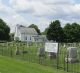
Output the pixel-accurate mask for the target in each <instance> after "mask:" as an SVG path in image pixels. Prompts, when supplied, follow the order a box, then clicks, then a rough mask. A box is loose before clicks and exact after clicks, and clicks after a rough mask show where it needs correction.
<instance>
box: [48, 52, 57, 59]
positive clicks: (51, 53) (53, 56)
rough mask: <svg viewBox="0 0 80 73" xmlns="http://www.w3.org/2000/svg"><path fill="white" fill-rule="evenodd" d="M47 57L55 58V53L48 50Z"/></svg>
mask: <svg viewBox="0 0 80 73" xmlns="http://www.w3.org/2000/svg"><path fill="white" fill-rule="evenodd" d="M49 58H50V60H51V59H56V58H57V53H54V52H49Z"/></svg>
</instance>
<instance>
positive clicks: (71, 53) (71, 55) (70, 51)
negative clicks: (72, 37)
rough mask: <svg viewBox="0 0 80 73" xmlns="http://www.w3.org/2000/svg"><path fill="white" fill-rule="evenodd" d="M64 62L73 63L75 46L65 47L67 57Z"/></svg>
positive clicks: (75, 54)
mask: <svg viewBox="0 0 80 73" xmlns="http://www.w3.org/2000/svg"><path fill="white" fill-rule="evenodd" d="M65 61H66V62H69V63H74V62H76V61H77V48H76V47H69V48H68V49H67V57H66V58H65Z"/></svg>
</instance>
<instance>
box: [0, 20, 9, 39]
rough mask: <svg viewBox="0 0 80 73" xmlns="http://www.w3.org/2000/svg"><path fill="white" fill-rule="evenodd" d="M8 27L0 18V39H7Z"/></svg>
mask: <svg viewBox="0 0 80 73" xmlns="http://www.w3.org/2000/svg"><path fill="white" fill-rule="evenodd" d="M9 33H10V28H9V26H8V25H6V23H5V22H4V21H3V20H2V19H0V40H9V38H10V36H9Z"/></svg>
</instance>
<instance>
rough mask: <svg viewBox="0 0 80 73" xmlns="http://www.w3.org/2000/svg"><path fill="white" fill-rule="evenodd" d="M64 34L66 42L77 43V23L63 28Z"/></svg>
mask: <svg viewBox="0 0 80 73" xmlns="http://www.w3.org/2000/svg"><path fill="white" fill-rule="evenodd" d="M63 29H64V33H65V35H66V39H65V40H66V42H79V41H80V25H79V24H77V23H72V24H69V23H67V24H66V25H65V26H64V28H63Z"/></svg>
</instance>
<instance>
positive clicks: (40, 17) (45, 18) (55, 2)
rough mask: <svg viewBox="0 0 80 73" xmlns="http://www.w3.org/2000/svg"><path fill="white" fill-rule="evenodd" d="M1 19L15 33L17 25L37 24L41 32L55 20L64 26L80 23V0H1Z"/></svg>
mask: <svg viewBox="0 0 80 73" xmlns="http://www.w3.org/2000/svg"><path fill="white" fill-rule="evenodd" d="M0 18H2V19H3V20H4V21H5V22H6V23H7V24H8V25H9V26H10V28H11V31H12V32H13V31H14V28H15V25H16V24H22V25H25V26H29V25H30V24H32V23H34V24H36V25H37V26H38V27H39V28H40V30H41V31H43V30H44V29H45V28H46V27H48V25H49V23H50V22H51V21H53V20H56V19H59V20H60V21H61V24H62V26H64V24H65V23H67V22H77V23H80V0H0Z"/></svg>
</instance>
